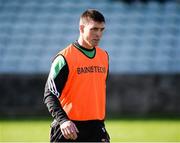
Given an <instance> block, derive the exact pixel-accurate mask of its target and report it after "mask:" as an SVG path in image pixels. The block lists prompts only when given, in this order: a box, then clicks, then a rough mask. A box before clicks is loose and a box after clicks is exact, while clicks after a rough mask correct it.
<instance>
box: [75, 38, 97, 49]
mask: <svg viewBox="0 0 180 143" xmlns="http://www.w3.org/2000/svg"><path fill="white" fill-rule="evenodd" d="M78 43H79V45H81V46H82V47H84V48H86V49H93V48H94V47H92V46H91V45H89V44H88V43H87V42H86V41H84V40H83V38H82V37H79V39H78Z"/></svg>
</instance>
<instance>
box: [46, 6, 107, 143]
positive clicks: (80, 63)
mask: <svg viewBox="0 0 180 143" xmlns="http://www.w3.org/2000/svg"><path fill="white" fill-rule="evenodd" d="M104 29H105V19H104V16H103V15H102V14H101V13H100V12H98V11H97V10H94V9H88V10H86V11H85V12H84V13H83V14H82V15H81V17H80V22H79V31H80V35H79V38H78V40H77V41H75V42H74V43H72V44H70V45H69V46H68V47H66V48H65V49H63V50H62V51H60V52H59V53H58V54H57V56H56V57H55V59H54V61H53V63H52V66H51V70H50V73H49V77H48V80H47V83H46V87H45V93H44V103H45V104H46V106H47V108H48V110H49V112H50V113H51V115H52V117H53V118H54V121H53V123H52V124H51V134H50V141H51V142H61V141H64V142H69V141H73V142H75V141H77V142H81V141H85V142H109V135H108V133H107V131H106V129H105V126H104V119H105V102H106V79H107V76H108V54H107V53H106V52H105V51H104V50H102V49H100V48H99V47H98V44H99V41H100V39H101V37H102V34H103V31H104Z"/></svg>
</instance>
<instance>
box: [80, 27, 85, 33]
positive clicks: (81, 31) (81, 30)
mask: <svg viewBox="0 0 180 143" xmlns="http://www.w3.org/2000/svg"><path fill="white" fill-rule="evenodd" d="M79 31H80V33H84V25H79Z"/></svg>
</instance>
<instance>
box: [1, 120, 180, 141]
mask: <svg viewBox="0 0 180 143" xmlns="http://www.w3.org/2000/svg"><path fill="white" fill-rule="evenodd" d="M50 122H51V121H50V120H48V119H31V120H27V119H26V120H25V119H24V120H23V119H18V120H9V119H8V120H5V119H1V120H0V142H3V141H6V142H11V141H14V142H20V141H21V142H48V141H49V126H50ZM106 128H107V130H108V132H109V134H110V136H111V141H112V142H121V141H122V142H127V141H129V142H132V141H133V142H134V141H136V142H140V141H141V142H155V141H156V142H165V141H166V142H167V141H170V142H177V141H180V120H170V119H165V120H164V119H163V120H160V119H149V120H146V119H145V120H143V119H119V120H107V121H106Z"/></svg>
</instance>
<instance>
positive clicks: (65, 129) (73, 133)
mask: <svg viewBox="0 0 180 143" xmlns="http://www.w3.org/2000/svg"><path fill="white" fill-rule="evenodd" d="M60 128H61V132H62V134H63V136H64V137H65V138H66V139H72V140H75V139H77V133H79V131H78V129H77V127H76V125H75V124H74V123H73V122H72V121H70V120H69V121H65V122H64V123H62V124H61V125H60Z"/></svg>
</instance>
